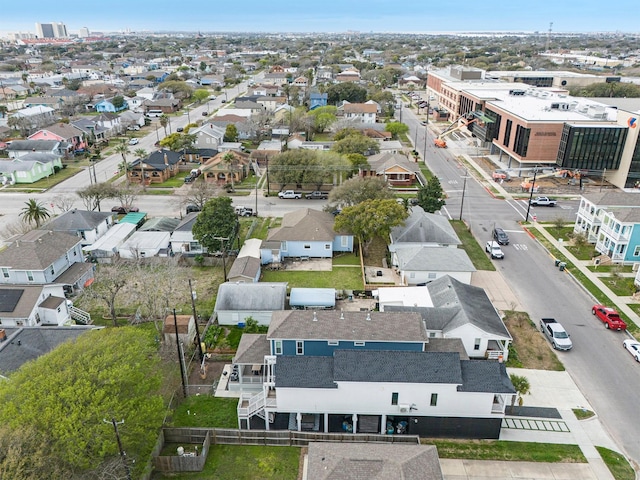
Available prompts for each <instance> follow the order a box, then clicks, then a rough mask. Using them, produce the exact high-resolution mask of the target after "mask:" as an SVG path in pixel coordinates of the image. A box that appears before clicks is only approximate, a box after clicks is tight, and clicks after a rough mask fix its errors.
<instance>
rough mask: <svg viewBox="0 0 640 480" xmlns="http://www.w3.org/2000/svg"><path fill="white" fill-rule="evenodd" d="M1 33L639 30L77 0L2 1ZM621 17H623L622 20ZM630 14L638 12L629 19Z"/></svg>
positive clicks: (572, 10)
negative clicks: (54, 29) (57, 28)
mask: <svg viewBox="0 0 640 480" xmlns="http://www.w3.org/2000/svg"><path fill="white" fill-rule="evenodd" d="M3 3H5V4H4V5H3V6H2V15H1V17H0V32H2V33H7V32H14V31H23V32H32V33H35V23H36V22H40V23H50V22H63V23H65V24H66V25H67V29H68V30H69V31H70V33H77V31H78V29H80V28H81V27H87V28H89V30H91V31H102V32H111V31H125V30H131V31H142V30H151V31H160V30H172V31H202V32H230V31H233V32H344V31H347V30H355V31H360V32H365V33H366V32H415V33H438V32H463V31H466V32H469V31H473V32H486V31H526V32H534V31H540V32H546V31H547V30H548V28H549V23H550V22H553V31H554V32H605V31H606V32H613V31H620V32H638V31H640V22H639V21H638V18H639V17H637V16H636V15H637V11H638V10H637V4H636V3H635V2H634V3H633V4H632V3H631V1H630V0H619V1H617V2H615V4H611V5H615V8H607V7H606V5H605V2H602V1H598V2H596V1H595V0H581V1H577V0H556V1H551V0H536V1H531V2H526V3H525V2H521V1H517V0H485V1H484V2H478V1H477V0H476V1H467V0H461V1H451V0H440V1H438V2H434V1H433V0H407V1H405V2H395V1H390V0H366V1H364V0H339V1H338V0H325V1H322V2H314V1H309V0H302V1H300V0H295V1H294V0H275V1H271V2H269V1H264V0H260V1H257V0H243V1H240V2H233V1H228V0H213V1H209V2H202V1H195V0H171V1H168V0H153V1H150V0H107V1H97V2H86V1H83V2H80V1H78V0H63V1H53V0H29V1H28V2H26V3H28V8H25V2H20V1H7V2H3ZM625 12H626V14H625ZM631 12H636V13H634V14H630V13H631Z"/></svg>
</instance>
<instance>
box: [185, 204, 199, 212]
mask: <svg viewBox="0 0 640 480" xmlns="http://www.w3.org/2000/svg"><path fill="white" fill-rule="evenodd" d="M199 211H200V207H199V206H197V205H187V213H193V212H199Z"/></svg>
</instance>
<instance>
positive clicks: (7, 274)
mask: <svg viewBox="0 0 640 480" xmlns="http://www.w3.org/2000/svg"><path fill="white" fill-rule="evenodd" d="M638 248H640V247H636V250H637V249H638ZM636 256H638V254H636ZM2 276H3V277H4V278H9V269H8V268H3V269H2Z"/></svg>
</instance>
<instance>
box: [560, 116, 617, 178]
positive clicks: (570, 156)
mask: <svg viewBox="0 0 640 480" xmlns="http://www.w3.org/2000/svg"><path fill="white" fill-rule="evenodd" d="M626 138H627V128H626V127H623V126H621V125H571V124H569V123H565V124H564V128H563V129H562V136H561V138H560V147H559V148H558V158H557V161H556V164H557V165H558V166H559V167H561V168H566V169H579V170H601V171H604V170H605V169H607V170H612V169H617V168H619V167H620V160H621V158H622V152H623V150H624V142H625V140H626Z"/></svg>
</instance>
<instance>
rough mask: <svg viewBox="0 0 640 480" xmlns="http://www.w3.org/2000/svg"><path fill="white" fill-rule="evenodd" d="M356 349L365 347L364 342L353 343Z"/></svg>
mask: <svg viewBox="0 0 640 480" xmlns="http://www.w3.org/2000/svg"><path fill="white" fill-rule="evenodd" d="M353 346H354V347H364V342H353Z"/></svg>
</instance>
